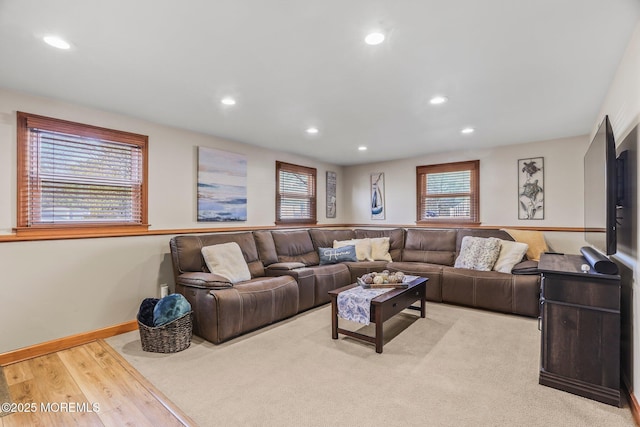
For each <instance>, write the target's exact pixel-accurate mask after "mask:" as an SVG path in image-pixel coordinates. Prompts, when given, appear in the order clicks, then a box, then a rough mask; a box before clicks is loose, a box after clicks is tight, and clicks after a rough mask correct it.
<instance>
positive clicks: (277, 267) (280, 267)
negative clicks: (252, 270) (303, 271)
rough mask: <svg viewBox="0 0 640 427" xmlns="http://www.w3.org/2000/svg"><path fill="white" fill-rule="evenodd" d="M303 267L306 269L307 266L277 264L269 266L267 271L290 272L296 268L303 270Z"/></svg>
mask: <svg viewBox="0 0 640 427" xmlns="http://www.w3.org/2000/svg"><path fill="white" fill-rule="evenodd" d="M303 267H306V266H305V265H304V264H303V263H301V262H276V263H275V264H271V265H269V266H268V267H267V270H278V271H281V270H284V271H289V270H295V269H296V268H303Z"/></svg>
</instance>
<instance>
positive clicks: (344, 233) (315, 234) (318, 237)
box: [309, 228, 355, 249]
mask: <svg viewBox="0 0 640 427" xmlns="http://www.w3.org/2000/svg"><path fill="white" fill-rule="evenodd" d="M309 235H310V236H311V241H312V242H313V247H314V248H316V249H318V248H330V247H332V246H333V241H334V240H338V241H340V240H351V239H354V238H355V233H354V232H353V230H323V229H320V228H312V229H310V230H309Z"/></svg>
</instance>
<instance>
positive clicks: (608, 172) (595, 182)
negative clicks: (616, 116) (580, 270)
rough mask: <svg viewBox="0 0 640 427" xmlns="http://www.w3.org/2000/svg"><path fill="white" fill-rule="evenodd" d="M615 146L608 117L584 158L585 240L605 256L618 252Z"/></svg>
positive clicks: (603, 121)
mask: <svg viewBox="0 0 640 427" xmlns="http://www.w3.org/2000/svg"><path fill="white" fill-rule="evenodd" d="M617 195H618V194H617V172H616V143H615V140H614V138H613V129H612V128H611V123H610V122H609V116H605V118H604V120H602V123H601V124H600V127H599V128H598V131H597V132H596V134H595V136H594V137H593V140H592V141H591V145H590V146H589V149H588V150H587V153H586V154H585V155H584V227H585V234H584V238H585V240H586V241H587V243H589V244H590V245H592V246H593V247H594V248H595V249H597V250H598V251H599V252H602V253H603V254H605V255H612V254H615V253H616V203H617Z"/></svg>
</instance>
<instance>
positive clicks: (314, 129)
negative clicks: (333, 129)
mask: <svg viewBox="0 0 640 427" xmlns="http://www.w3.org/2000/svg"><path fill="white" fill-rule="evenodd" d="M318 132H319V131H318V128H315V127H310V128H308V129H307V133H308V134H309V135H315V134H317V133H318Z"/></svg>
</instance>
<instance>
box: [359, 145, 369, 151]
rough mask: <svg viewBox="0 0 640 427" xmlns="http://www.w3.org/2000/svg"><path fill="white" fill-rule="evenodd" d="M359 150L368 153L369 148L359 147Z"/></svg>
mask: <svg viewBox="0 0 640 427" xmlns="http://www.w3.org/2000/svg"><path fill="white" fill-rule="evenodd" d="M358 150H360V151H367V147H365V146H364V145H361V146H359V147H358Z"/></svg>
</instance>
